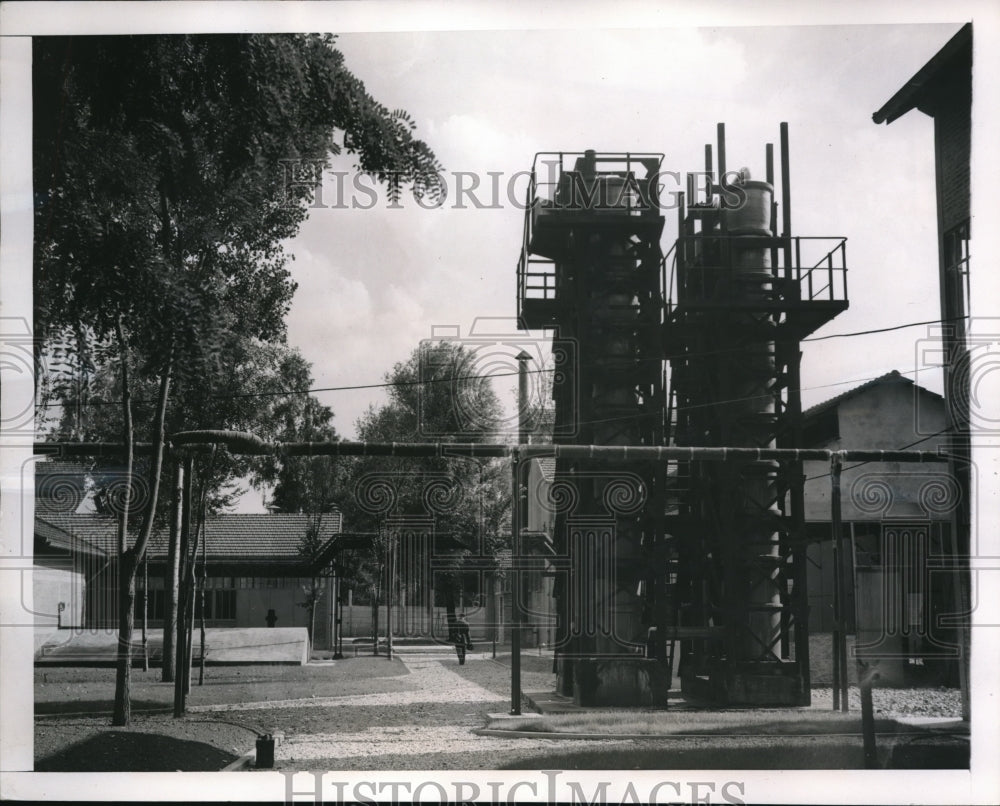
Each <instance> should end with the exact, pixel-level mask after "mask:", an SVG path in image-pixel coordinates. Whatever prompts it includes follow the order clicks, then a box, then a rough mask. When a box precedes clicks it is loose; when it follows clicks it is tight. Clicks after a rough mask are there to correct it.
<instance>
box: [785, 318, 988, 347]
mask: <svg viewBox="0 0 1000 806" xmlns="http://www.w3.org/2000/svg"><path fill="white" fill-rule="evenodd" d="M968 318H969V317H968V316H955V317H953V318H951V319H928V320H927V321H926V322H908V323H906V324H905V325H892V326H891V327H877V328H872V329H871V330H856V331H854V332H853V333H831V334H830V335H829V336H810V337H809V338H805V339H802V341H826V340H827V339H845V338H848V337H850V336H867V335H869V334H871V333H888V332H889V331H890V330H903V329H904V328H907V327H919V326H920V325H944V324H947V323H948V322H961V321H964V320H965V319H968Z"/></svg>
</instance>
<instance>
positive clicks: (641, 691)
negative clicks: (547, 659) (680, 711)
mask: <svg viewBox="0 0 1000 806" xmlns="http://www.w3.org/2000/svg"><path fill="white" fill-rule="evenodd" d="M662 159H663V155H662V154H596V153H595V152H593V151H587V152H584V153H582V154H579V153H574V154H569V153H555V154H539V155H537V156H536V157H535V164H534V165H533V166H532V182H531V187H530V189H529V208H528V211H527V215H526V217H525V230H524V239H523V244H522V253H521V262H520V265H519V270H518V281H519V295H518V296H519V311H518V312H519V316H520V319H521V321H522V326H524V327H527V328H542V327H550V328H556V336H555V338H556V340H557V342H559V343H560V344H562V345H563V349H562V350H561V352H562V354H563V355H564V356H565V357H566V358H565V360H564V361H563V365H562V367H561V368H560V370H561V371H562V372H563V374H564V375H565V376H566V380H565V381H564V382H563V383H561V384H559V385H557V386H556V387H555V388H556V389H557V399H556V401H555V441H556V442H562V443H569V444H584V445H649V446H653V445H661V444H663V424H664V410H665V404H666V397H665V393H664V383H663V362H662V359H663V349H662V328H663V312H664V304H663V295H662V285H661V279H660V277H661V264H662V252H661V250H660V236H661V234H662V232H663V223H664V219H663V216H662V215H661V214H660V210H659V207H658V205H657V204H656V199H655V195H656V182H657V181H658V173H659V170H660V165H661V162H662ZM556 349H559V347H558V345H557V347H556ZM665 470H666V468H665V467H664V466H662V465H661V466H657V465H656V464H654V463H648V462H647V463H635V462H633V463H625V464H616V465H615V466H614V467H608V466H602V465H601V464H599V463H595V462H593V461H587V460H564V459H562V458H559V459H557V460H556V478H557V488H558V493H557V496H556V497H558V498H561V499H562V505H561V506H559V508H558V509H557V512H556V517H555V531H556V534H555V535H554V536H553V542H554V544H555V550H556V553H557V554H558V555H561V556H563V557H565V558H568V561H569V565H570V569H569V572H568V573H567V574H565V575H562V576H557V578H556V592H555V595H556V612H557V625H558V626H557V629H558V631H559V633H558V638H557V641H556V658H557V671H558V675H559V686H560V689H561V690H562V691H563V692H564V693H566V694H572V695H573V696H574V698H575V699H577V700H578V701H580V702H584V703H589V704H640V703H649V702H652V701H654V700H655V699H657V698H658V697H659V696H661V695H659V694H657V691H658V690H659V689H661V688H662V689H663V691H662V696H665V695H666V687H667V686H669V673H667V674H666V676H665V677H664V676H663V669H662V664H659V663H656V662H654V661H652V660H650V661H649V662H644V661H645V660H646V659H645V658H644V657H643V656H644V654H645V651H644V650H645V647H646V644H647V637H648V636H647V633H648V627H649V624H650V618H651V617H650V614H649V613H648V612H647V610H648V606H649V602H650V593H649V591H650V588H649V586H650V585H652V584H655V583H656V581H657V580H656V579H655V575H654V574H652V573H651V571H652V570H653V569H654V567H655V563H654V562H653V560H652V557H653V553H654V551H655V549H654V546H653V540H654V537H655V536H657V535H660V536H662V534H663V515H664V510H663V507H662V501H663V497H662V488H663V481H664V473H665ZM657 491H659V496H658V497H657ZM654 498H657V500H658V501H659V505H652V506H651V505H650V504H651V501H652V500H653V499H654Z"/></svg>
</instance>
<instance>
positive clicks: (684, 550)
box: [518, 124, 847, 705]
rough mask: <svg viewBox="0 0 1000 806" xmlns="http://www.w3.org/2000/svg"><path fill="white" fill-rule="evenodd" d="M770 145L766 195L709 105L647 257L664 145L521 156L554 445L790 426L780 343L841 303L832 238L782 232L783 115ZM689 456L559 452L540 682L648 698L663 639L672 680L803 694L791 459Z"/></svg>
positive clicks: (794, 385) (656, 699)
mask: <svg viewBox="0 0 1000 806" xmlns="http://www.w3.org/2000/svg"><path fill="white" fill-rule="evenodd" d="M780 148H781V150H780V155H781V165H780V167H781V180H782V181H781V201H780V205H779V204H778V203H777V202H776V201H775V199H774V190H773V189H774V186H775V181H774V165H773V162H774V161H773V147H772V146H771V145H770V144H769V145H768V146H767V148H766V160H765V162H766V168H765V181H755V180H754V179H752V178H750V176H749V172H748V171H747V170H746V169H743V170H741V171H739V172H734V173H732V174H727V172H726V162H725V159H726V154H725V131H724V126H723V124H719V127H718V143H717V149H716V160H715V164H713V157H712V147H711V146H706V147H705V153H706V165H705V171H706V174H708V175H709V176H711V177H713V179H712V181H711V183H710V186H709V187H708V188H707V189H705V190H703V191H702V195H701V197H699V198H693V195H694V194H693V193H691V192H690V191H689V194H687V197H685V194H678V195H679V199H678V201H679V206H678V211H677V214H678V238H677V240H676V242H675V244H674V246H673V248H672V249H671V250H670V252H669V253H668V255H667V257H666V258H662V257H661V255H662V253H661V250H660V247H659V241H660V236H661V233H662V229H663V224H664V219H663V216H662V214H661V203H662V202H663V200H660V199H658V197H657V192H656V191H657V183H658V182H659V179H660V178H659V176H658V172H659V170H660V166H661V163H662V155H659V154H641V155H636V154H596V153H594V152H591V151H588V152H584V153H583V154H567V153H550V154H539V155H537V156H536V158H535V164H534V166H533V169H532V181H531V186H530V188H529V206H528V210H527V214H526V217H525V229H524V237H523V243H522V251H521V259H520V262H519V265H518V314H519V318H520V320H521V324H522V327H526V328H554V329H555V330H556V339H557V340H561V341H563V342H564V343H565V344H567V345H570V347H569V348H567V349H566V350H564V351H563V352H564V353H565V354H567V355H570V356H571V357H572V360H570V361H567V362H565V365H564V366H563V367H562V368H561V370H562V371H563V372H564V373H565V374H567V375H569V376H570V377H569V380H568V381H565V382H563V383H562V384H560V385H558V386H557V387H556V388H557V390H558V392H557V395H556V399H555V438H554V441H555V442H556V443H557V444H558V443H569V444H583V445H587V444H590V445H668V444H673V445H677V446H694V447H697V448H722V447H744V448H745V447H761V448H767V447H782V448H791V447H797V446H798V445H799V442H800V420H801V403H800V399H799V360H800V350H799V342H800V340H801V339H802V338H804V337H805V336H807V335H808V334H809V333H811V332H813V331H814V330H815V329H816V328H818V327H820V326H821V325H822V324H824V323H826V322H828V321H829V320H830V319H831V318H833V317H834V316H836V315H837V314H838V313H839V312H841V311H843V310H844V309H846V307H847V295H846V262H845V248H844V247H845V239H844V238H821V237H798V236H792V235H791V212H790V180H789V159H788V136H787V126H786V124H782V126H781V141H780ZM569 166H572V167H569ZM543 171H544V172H545V173H544V175H543V173H542V172H543ZM779 210H780V222H781V229H780V230H779V228H778V225H779ZM665 363H669V367H670V392H669V395H667V394H666V387H665V382H664V367H665ZM716 454H718V451H716ZM701 456H702V454H699V453H698V452H697V451H694V452H693V453H692V460H691V461H685V462H680V463H673V464H670V465H667V464H665V463H653V462H635V461H632V462H623V463H618V464H615V465H614V466H608V465H604V466H601V465H599V464H596V463H595V462H593V461H579V460H566V459H564V458H562V457H559V458H558V459H557V463H556V479H557V484H562V485H563V487H564V492H565V495H564V496H563V497H564V498H569V499H571V504H569V505H566V506H563V507H562V508H561V509H560V510H559V511H558V512H557V516H556V521H555V532H556V533H555V534H554V535H553V542H554V544H555V548H556V553H557V554H560V555H563V556H564V557H565V558H567V559H568V563H569V568H570V570H569V573H568V574H566V575H564V576H563V577H562V578H557V585H556V597H557V601H556V612H557V621H558V630H559V640H558V641H557V646H556V658H557V671H558V672H559V683H558V685H559V687H560V690H561V691H562V692H563V693H564V694H567V695H570V694H571V695H572V696H573V697H574V699H575V700H576V701H577V702H580V703H581V704H593V705H601V704H606V705H630V704H657V703H665V702H666V698H667V691H668V689H669V687H670V682H671V667H672V664H673V660H674V654H675V650H676V648H678V647H679V649H680V664H679V666H680V668H679V674H680V678H681V685H682V690H683V692H684V695H685V696H686V697H692V698H697V699H701V700H709V701H712V702H716V703H720V704H751V705H753V704H760V705H763V704H805V703H808V701H809V653H808V629H807V625H808V622H807V599H806V569H805V544H804V537H803V532H802V520H803V500H802V490H803V486H802V485H803V477H802V471H801V463H799V462H781V463H779V462H774V461H766V462H764V461H754V462H746V461H744V462H742V463H736V462H734V461H715V460H709V459H708V458H700V457H701ZM716 458H717V457H716Z"/></svg>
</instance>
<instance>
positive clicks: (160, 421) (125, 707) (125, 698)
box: [112, 318, 171, 725]
mask: <svg viewBox="0 0 1000 806" xmlns="http://www.w3.org/2000/svg"><path fill="white" fill-rule="evenodd" d="M117 333H118V339H119V344H120V345H121V347H122V356H123V358H122V409H123V414H124V417H123V420H124V424H123V429H122V430H123V433H124V435H125V445H126V448H125V453H126V464H125V467H126V471H125V481H126V483H125V493H124V498H123V501H122V515H121V517H120V518H119V521H118V529H119V531H118V552H119V557H120V558H121V560H120V562H119V573H120V577H119V581H118V584H119V591H120V596H119V613H118V673H117V675H116V679H115V710H114V714H113V715H112V724H113V725H128V723H129V718H130V712H131V705H130V698H131V689H130V684H131V663H132V658H131V655H132V631H133V629H134V628H135V611H134V608H135V587H136V574H137V573H138V571H139V563H140V562H142V559H143V557H144V556H145V554H146V546H147V545H148V544H149V537H150V535H151V534H152V532H153V520H154V518H155V517H156V501H157V496H158V495H159V491H160V471H161V470H162V469H163V453H164V448H165V445H166V435H165V433H164V423H165V421H166V416H167V398H168V397H169V394H170V374H171V365H170V363H169V362H168V365H167V368H166V370H165V371H164V373H163V375H161V376H160V393H159V400H158V403H157V411H156V423H155V426H154V439H155V446H156V447H155V452H154V455H153V463H152V466H151V467H150V496H149V508H148V510H147V511H146V515H145V518H144V519H143V524H142V529H141V530H140V531H139V535H138V537H137V538H136V541H135V546H134V547H133V548H132V549H128V547H127V545H128V511H129V506H130V502H131V485H132V460H133V453H134V434H133V429H132V399H131V393H130V391H129V387H128V366H127V357H128V341H127V339H126V337H125V332H124V327H123V325H122V320H121V318H119V320H118V323H117ZM123 606H127V607H126V609H125V610H124V611H123V610H122V609H121V608H122V607H123Z"/></svg>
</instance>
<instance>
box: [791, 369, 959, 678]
mask: <svg viewBox="0 0 1000 806" xmlns="http://www.w3.org/2000/svg"><path fill="white" fill-rule="evenodd" d="M948 444H949V439H948V422H947V414H946V411H945V402H944V399H943V398H942V397H941V396H940V395H937V394H935V393H933V392H931V391H929V390H927V389H924V388H923V387H921V386H918V385H916V384H914V383H913V381H911V380H910V379H909V378H907V377H905V376H903V375H901V374H900V373H899V372H896V371H893V372H890V373H888V374H886V375H882V376H881V377H878V378H875V379H873V380H871V381H868V382H867V383H864V384H862V385H860V386H857V387H855V388H853V389H850V390H848V391H846V392H844V393H843V394H840V395H837V396H836V397H834V398H831V399H830V400H827V401H825V402H823V403H820V404H819V405H816V406H813V407H812V408H810V409H808V410H806V411H805V412H803V447H806V448H823V449H827V450H831V451H835V450H848V449H864V450H902V449H907V450H921V451H930V452H933V451H936V450H937V449H938V448H945V447H946V446H947V445H948ZM803 469H804V472H805V476H806V482H805V516H806V529H807V536H808V537H809V539H810V545H809V549H808V554H807V557H808V590H809V632H810V634H811V635H813V636H818V635H823V634H829V633H832V631H833V630H834V627H835V624H834V614H833V601H834V598H833V588H834V563H835V560H834V541H833V534H832V528H831V517H832V516H831V509H830V505H831V490H832V487H831V468H830V465H829V464H828V463H825V462H805V463H804V468H803ZM959 503H960V494H959V488H958V484H957V482H956V481H955V479H954V478H953V476H951V475H950V473H949V467H948V463H947V461H946V457H945V456H942V460H941V461H940V462H927V463H920V464H913V463H900V462H848V463H846V464H845V465H844V467H843V470H842V474H841V519H842V523H843V530H844V532H843V541H844V543H843V545H844V549H845V551H844V557H843V563H842V566H841V567H842V569H843V572H844V574H845V575H846V579H847V580H848V584H847V585H846V586H845V591H846V594H847V597H846V602H845V618H846V622H847V623H846V627H847V632H848V634H852V633H853V634H855V635H856V641H857V645H858V647H859V648H860V649H861V651H863V652H864V653H865V654H866V655H867V656H869V657H870V658H871V659H873V660H876V661H877V662H878V663H879V668H880V673H881V675H882V678H883V680H884V681H887V682H897V683H906V682H914V683H916V682H933V683H939V684H946V683H947V684H955V683H956V682H957V680H956V678H955V676H954V675H955V673H956V667H955V658H956V653H957V646H956V644H955V640H956V635H955V632H954V628H953V627H949V626H948V625H947V618H948V616H949V614H953V613H954V612H955V607H956V600H955V599H954V590H953V581H954V579H953V575H952V574H951V573H950V572H949V571H948V569H949V567H950V566H951V563H950V559H951V554H952V552H953V551H954V541H953V536H952V529H951V515H952V513H953V512H954V510H955V508H956V507H957V506H959Z"/></svg>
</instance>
